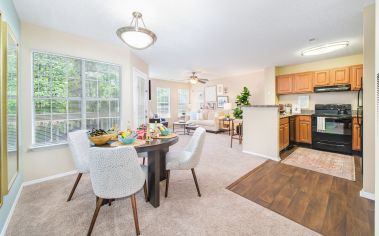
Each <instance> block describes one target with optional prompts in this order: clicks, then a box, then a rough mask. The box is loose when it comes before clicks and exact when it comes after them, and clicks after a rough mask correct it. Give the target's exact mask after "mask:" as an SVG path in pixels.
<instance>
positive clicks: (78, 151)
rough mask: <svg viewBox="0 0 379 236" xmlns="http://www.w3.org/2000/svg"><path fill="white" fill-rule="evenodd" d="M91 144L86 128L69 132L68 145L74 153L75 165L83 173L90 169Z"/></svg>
mask: <svg viewBox="0 0 379 236" xmlns="http://www.w3.org/2000/svg"><path fill="white" fill-rule="evenodd" d="M90 145H91V144H90V141H89V139H88V135H87V131H86V130H77V131H74V132H71V133H68V146H69V148H70V151H71V153H72V157H73V159H74V163H75V167H76V169H77V170H78V171H79V172H81V173H86V172H88V171H89V159H88V152H89V148H90Z"/></svg>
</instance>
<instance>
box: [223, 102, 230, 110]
mask: <svg viewBox="0 0 379 236" xmlns="http://www.w3.org/2000/svg"><path fill="white" fill-rule="evenodd" d="M231 109H232V104H231V103H224V110H231Z"/></svg>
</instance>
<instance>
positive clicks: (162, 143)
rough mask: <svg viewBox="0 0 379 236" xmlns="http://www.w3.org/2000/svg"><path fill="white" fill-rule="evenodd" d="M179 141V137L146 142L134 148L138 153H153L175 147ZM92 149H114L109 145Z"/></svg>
mask: <svg viewBox="0 0 379 236" xmlns="http://www.w3.org/2000/svg"><path fill="white" fill-rule="evenodd" d="M178 141H179V137H178V136H176V137H173V138H167V139H153V140H152V141H150V142H146V143H145V144H143V145H140V146H136V147H134V148H135V149H136V151H137V152H151V151H157V150H161V149H164V148H168V147H169V146H171V145H174V144H175V143H177V142H178ZM92 147H104V148H109V147H112V146H111V145H110V144H109V143H108V144H105V145H101V146H94V145H93V146H92Z"/></svg>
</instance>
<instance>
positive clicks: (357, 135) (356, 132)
mask: <svg viewBox="0 0 379 236" xmlns="http://www.w3.org/2000/svg"><path fill="white" fill-rule="evenodd" d="M358 119H359V121H360V124H362V118H357V117H354V118H353V125H352V129H353V135H352V136H353V140H352V148H353V150H354V151H360V150H361V139H362V137H361V126H360V125H359V123H358Z"/></svg>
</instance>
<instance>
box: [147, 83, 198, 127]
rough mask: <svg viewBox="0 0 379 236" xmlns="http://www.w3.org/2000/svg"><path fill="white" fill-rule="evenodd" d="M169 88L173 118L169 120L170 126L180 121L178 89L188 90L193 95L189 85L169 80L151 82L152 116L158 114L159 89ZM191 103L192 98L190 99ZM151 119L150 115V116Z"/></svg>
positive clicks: (150, 109)
mask: <svg viewBox="0 0 379 236" xmlns="http://www.w3.org/2000/svg"><path fill="white" fill-rule="evenodd" d="M158 87H160V88H169V89H170V113H171V117H170V118H169V119H168V121H169V123H170V124H169V125H170V126H171V125H172V122H175V121H178V120H179V119H178V89H188V91H189V93H191V85H190V84H189V83H181V82H173V81H168V80H159V79H152V80H151V101H150V102H149V111H150V113H151V114H153V113H156V112H157V88H158ZM190 103H191V98H190ZM149 117H150V115H149Z"/></svg>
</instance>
